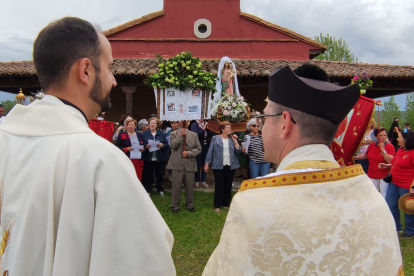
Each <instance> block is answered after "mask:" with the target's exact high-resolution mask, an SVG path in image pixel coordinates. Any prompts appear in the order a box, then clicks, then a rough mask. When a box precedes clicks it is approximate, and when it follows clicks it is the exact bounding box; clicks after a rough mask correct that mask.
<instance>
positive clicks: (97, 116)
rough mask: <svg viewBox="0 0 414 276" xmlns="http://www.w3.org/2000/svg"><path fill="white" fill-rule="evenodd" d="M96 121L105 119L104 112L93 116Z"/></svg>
mask: <svg viewBox="0 0 414 276" xmlns="http://www.w3.org/2000/svg"><path fill="white" fill-rule="evenodd" d="M95 116H96V119H98V120H104V119H105V112H101V113H98V114H96V115H95Z"/></svg>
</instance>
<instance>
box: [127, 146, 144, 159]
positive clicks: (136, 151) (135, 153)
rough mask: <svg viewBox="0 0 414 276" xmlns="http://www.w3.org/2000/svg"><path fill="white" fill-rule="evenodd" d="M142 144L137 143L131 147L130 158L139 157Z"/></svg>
mask: <svg viewBox="0 0 414 276" xmlns="http://www.w3.org/2000/svg"><path fill="white" fill-rule="evenodd" d="M143 148H144V146H141V145H138V146H137V147H132V149H133V151H130V152H129V154H130V157H129V158H130V159H141V157H142V152H140V151H139V150H140V149H143Z"/></svg>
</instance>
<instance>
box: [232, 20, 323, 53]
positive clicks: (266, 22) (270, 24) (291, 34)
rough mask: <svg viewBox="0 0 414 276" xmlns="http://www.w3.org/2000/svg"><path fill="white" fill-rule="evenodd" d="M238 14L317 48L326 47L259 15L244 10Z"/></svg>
mask: <svg viewBox="0 0 414 276" xmlns="http://www.w3.org/2000/svg"><path fill="white" fill-rule="evenodd" d="M240 16H241V17H243V18H245V19H247V20H250V21H253V22H256V23H258V24H260V25H263V26H266V27H268V28H270V29H273V30H275V31H278V32H281V33H283V34H286V35H288V36H291V37H294V38H297V39H299V40H301V41H303V42H306V43H308V44H311V45H313V46H316V47H318V48H322V49H323V50H326V49H328V46H326V45H324V44H322V43H320V42H317V41H315V40H313V39H311V38H309V37H306V36H304V35H301V34H298V33H296V32H294V31H291V30H289V29H287V28H284V27H282V26H279V25H276V24H273V23H272V22H269V21H266V20H264V19H262V18H260V17H257V16H254V15H252V14H249V13H245V12H240Z"/></svg>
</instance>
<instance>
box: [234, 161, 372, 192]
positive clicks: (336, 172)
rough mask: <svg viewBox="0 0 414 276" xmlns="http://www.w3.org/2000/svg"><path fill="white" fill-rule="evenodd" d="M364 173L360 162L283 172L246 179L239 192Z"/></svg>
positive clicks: (349, 176)
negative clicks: (306, 170)
mask: <svg viewBox="0 0 414 276" xmlns="http://www.w3.org/2000/svg"><path fill="white" fill-rule="evenodd" d="M364 174H365V172H364V170H363V169H362V167H361V165H359V164H358V165H353V166H347V167H341V168H337V169H330V170H321V171H313V172H302V173H289V174H282V175H278V176H274V177H264V178H257V179H249V180H245V181H243V183H242V185H241V186H240V189H239V192H243V191H245V190H250V189H256V188H268V187H282V186H294V185H303V184H314V183H324V182H331V181H339V180H344V179H348V178H352V177H356V176H360V175H364Z"/></svg>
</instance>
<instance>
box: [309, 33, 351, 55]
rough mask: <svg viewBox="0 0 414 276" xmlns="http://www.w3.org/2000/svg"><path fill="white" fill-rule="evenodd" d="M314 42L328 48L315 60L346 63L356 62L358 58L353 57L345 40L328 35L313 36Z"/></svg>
mask: <svg viewBox="0 0 414 276" xmlns="http://www.w3.org/2000/svg"><path fill="white" fill-rule="evenodd" d="M315 40H316V41H318V42H320V43H322V44H324V45H326V46H328V49H327V50H326V51H325V52H324V53H323V54H320V55H319V56H317V57H316V58H315V59H317V60H332V61H346V62H358V58H357V57H355V55H354V53H353V52H352V51H351V50H350V49H349V46H348V44H346V42H345V40H342V38H340V39H339V40H336V38H334V37H332V36H330V35H329V34H327V35H323V34H322V33H321V34H320V35H319V36H315Z"/></svg>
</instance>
